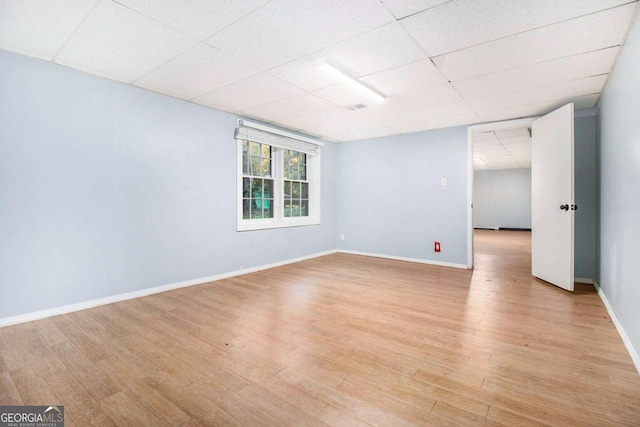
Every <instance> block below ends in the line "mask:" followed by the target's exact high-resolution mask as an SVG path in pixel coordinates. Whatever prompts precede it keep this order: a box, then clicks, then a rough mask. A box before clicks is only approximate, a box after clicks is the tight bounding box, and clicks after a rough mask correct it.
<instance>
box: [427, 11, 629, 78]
mask: <svg viewBox="0 0 640 427" xmlns="http://www.w3.org/2000/svg"><path fill="white" fill-rule="evenodd" d="M635 6H636V3H633V4H628V5H625V6H620V7H617V8H614V9H609V10H605V11H603V12H599V13H595V14H592V15H587V16H584V17H581V18H576V19H572V20H570V21H564V22H561V23H558V24H554V25H550V26H548V27H543V28H539V29H536V30H532V31H528V32H525V33H519V34H515V35H513V36H509V37H506V38H503V39H499V40H495V41H492V42H489V43H485V44H481V45H478V46H474V47H470V48H468V49H464V50H460V51H456V52H453V53H450V54H447V55H442V56H438V57H436V58H434V62H435V64H436V65H437V66H438V68H439V69H440V70H441V71H442V72H443V73H444V75H445V76H446V77H447V78H448V79H449V80H452V81H456V80H461V79H465V78H469V77H474V76H479V75H482V74H489V73H494V72H497V71H503V70H507V69H510V68H516V67H521V66H524V65H527V64H535V63H537V62H542V61H548V60H551V59H557V58H562V57H566V56H571V55H577V54H580V53H586V52H590V51H593V50H597V49H604V48H608V47H612V46H617V45H620V44H621V43H622V41H623V39H624V36H625V33H626V31H627V28H629V24H630V21H631V18H632V17H633V13H634V10H635Z"/></svg>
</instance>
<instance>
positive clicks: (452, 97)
mask: <svg viewBox="0 0 640 427" xmlns="http://www.w3.org/2000/svg"><path fill="white" fill-rule="evenodd" d="M459 99H460V95H458V93H457V92H456V91H455V90H454V89H453V86H451V85H450V84H445V85H440V86H435V87H431V88H428V89H423V90H420V91H417V92H407V93H403V94H400V95H394V96H390V97H389V98H387V99H385V100H384V101H383V102H380V103H377V104H371V105H369V106H368V107H367V108H364V109H362V110H358V114H360V115H362V116H365V117H368V118H370V119H374V120H375V119H377V118H379V117H384V116H389V115H392V114H397V113H402V112H405V111H411V110H417V109H420V108H423V107H429V106H433V105H438V104H448V103H451V102H453V101H458V100H459Z"/></svg>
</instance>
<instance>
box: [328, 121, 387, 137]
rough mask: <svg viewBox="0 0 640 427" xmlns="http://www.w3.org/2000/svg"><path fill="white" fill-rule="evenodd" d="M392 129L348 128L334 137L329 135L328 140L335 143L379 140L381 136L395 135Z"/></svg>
mask: <svg viewBox="0 0 640 427" xmlns="http://www.w3.org/2000/svg"><path fill="white" fill-rule="evenodd" d="M397 134H398V132H396V131H395V130H393V129H389V128H387V127H384V126H379V125H378V126H375V127H356V126H350V127H349V128H348V129H347V131H346V132H344V133H339V134H335V135H329V138H331V139H334V140H336V141H357V140H359V139H370V138H380V137H383V136H389V135H397Z"/></svg>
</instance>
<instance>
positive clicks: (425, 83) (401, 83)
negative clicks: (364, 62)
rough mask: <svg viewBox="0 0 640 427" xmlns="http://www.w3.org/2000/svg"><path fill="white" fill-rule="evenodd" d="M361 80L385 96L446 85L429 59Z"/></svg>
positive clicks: (445, 81)
mask: <svg viewBox="0 0 640 427" xmlns="http://www.w3.org/2000/svg"><path fill="white" fill-rule="evenodd" d="M362 80H364V81H366V82H367V83H370V84H371V85H373V86H374V87H375V88H377V89H379V90H380V91H382V92H383V93H385V94H386V95H397V94H401V93H405V92H412V91H417V90H420V89H425V88H429V87H433V86H440V85H444V84H446V83H447V80H446V79H445V78H444V77H443V76H442V74H440V72H439V71H438V69H437V68H436V66H435V65H433V62H431V60H430V59H425V60H422V61H417V62H414V63H411V64H407V65H403V66H400V67H396V68H392V69H391V70H386V71H381V72H379V73H375V74H370V75H368V76H366V77H363V78H362Z"/></svg>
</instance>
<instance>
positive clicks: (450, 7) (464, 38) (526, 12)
mask: <svg viewBox="0 0 640 427" xmlns="http://www.w3.org/2000/svg"><path fill="white" fill-rule="evenodd" d="M624 3H627V0H562V1H558V0H535V1H531V0H509V1H504V0H458V1H452V2H449V3H446V4H443V5H442V6H439V7H436V8H433V9H429V10H427V11H424V12H421V13H418V14H415V15H413V16H410V17H408V18H406V19H404V20H402V21H401V22H402V25H403V26H404V28H406V29H407V31H408V32H409V33H410V34H411V35H412V36H413V37H414V38H415V39H416V40H417V41H418V43H420V45H421V46H422V47H423V48H424V49H425V51H426V52H427V54H428V55H429V56H438V55H442V54H444V53H448V52H454V51H456V50H460V49H464V48H467V47H470V46H476V45H479V44H482V43H486V42H488V41H491V40H496V39H500V38H502V37H506V36H510V35H512V34H517V33H522V32H525V31H529V30H533V29H535V28H539V27H543V26H546V25H549V24H553V23H557V22H561V21H565V20H567V19H571V18H576V17H578V16H582V15H585V14H589V13H593V12H596V11H599V10H603V9H607V8H610V7H614V6H619V5H621V4H624Z"/></svg>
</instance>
